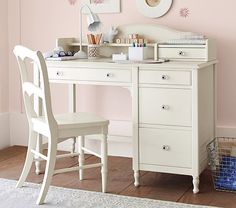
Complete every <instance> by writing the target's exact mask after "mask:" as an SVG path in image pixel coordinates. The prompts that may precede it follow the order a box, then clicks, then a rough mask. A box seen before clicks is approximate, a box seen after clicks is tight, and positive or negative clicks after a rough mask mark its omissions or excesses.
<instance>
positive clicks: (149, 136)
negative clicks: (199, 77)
mask: <svg viewBox="0 0 236 208" xmlns="http://www.w3.org/2000/svg"><path fill="white" fill-rule="evenodd" d="M191 85H192V79H191V71H182V70H171V69H170V70H169V69H168V70H151V69H150V70H148V69H143V70H142V68H141V69H140V71H139V163H140V168H141V169H146V170H147V167H148V166H151V167H152V169H150V170H153V167H155V166H156V167H157V169H158V170H159V171H161V168H162V167H166V168H168V170H169V172H173V173H174V172H175V171H174V168H186V169H191V168H192V128H191V127H192V89H191ZM142 167H143V168H142ZM172 168H173V170H171V169H172ZM165 170H166V169H165ZM165 172H166V171H165Z"/></svg>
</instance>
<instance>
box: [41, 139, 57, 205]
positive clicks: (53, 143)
mask: <svg viewBox="0 0 236 208" xmlns="http://www.w3.org/2000/svg"><path fill="white" fill-rule="evenodd" d="M56 154H57V138H55V137H51V138H50V139H49V141H48V154H47V158H48V160H47V164H46V170H45V174H44V178H43V184H42V187H41V190H40V194H39V197H38V200H37V204H38V205H40V204H43V203H44V200H45V198H46V195H47V192H48V189H49V186H50V184H51V180H52V176H53V173H54V168H55V163H56Z"/></svg>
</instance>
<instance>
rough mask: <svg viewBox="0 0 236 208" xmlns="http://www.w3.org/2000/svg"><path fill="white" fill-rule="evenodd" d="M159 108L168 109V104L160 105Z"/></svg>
mask: <svg viewBox="0 0 236 208" xmlns="http://www.w3.org/2000/svg"><path fill="white" fill-rule="evenodd" d="M161 109H162V110H168V109H169V106H168V105H162V106H161Z"/></svg>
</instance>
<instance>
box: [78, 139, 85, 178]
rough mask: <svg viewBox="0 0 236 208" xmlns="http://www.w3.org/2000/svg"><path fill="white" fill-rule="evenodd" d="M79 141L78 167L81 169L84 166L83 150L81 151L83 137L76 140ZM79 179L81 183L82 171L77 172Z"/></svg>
mask: <svg viewBox="0 0 236 208" xmlns="http://www.w3.org/2000/svg"><path fill="white" fill-rule="evenodd" d="M78 140H79V167H82V166H83V165H84V150H83V149H82V148H83V147H84V136H80V137H79V138H78ZM79 179H80V180H81V181H82V180H83V179H84V170H83V169H80V170H79Z"/></svg>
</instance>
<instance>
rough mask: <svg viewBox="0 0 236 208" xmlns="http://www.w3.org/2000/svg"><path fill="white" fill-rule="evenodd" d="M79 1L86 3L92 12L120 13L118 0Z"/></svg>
mask: <svg viewBox="0 0 236 208" xmlns="http://www.w3.org/2000/svg"><path fill="white" fill-rule="evenodd" d="M81 2H82V4H87V5H88V6H89V7H90V8H91V9H92V11H93V12H94V13H120V0H81ZM85 13H86V11H85Z"/></svg>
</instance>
